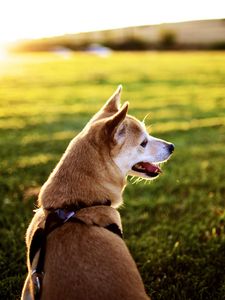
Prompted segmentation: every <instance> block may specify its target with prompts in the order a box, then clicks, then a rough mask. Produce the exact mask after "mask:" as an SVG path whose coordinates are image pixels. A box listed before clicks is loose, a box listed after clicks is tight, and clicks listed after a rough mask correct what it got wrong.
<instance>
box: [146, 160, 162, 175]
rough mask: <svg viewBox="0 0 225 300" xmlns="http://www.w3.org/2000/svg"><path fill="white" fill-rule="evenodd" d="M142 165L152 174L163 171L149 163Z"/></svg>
mask: <svg viewBox="0 0 225 300" xmlns="http://www.w3.org/2000/svg"><path fill="white" fill-rule="evenodd" d="M141 165H142V166H143V167H144V168H145V169H146V170H147V171H148V172H152V173H160V172H161V169H160V168H159V167H158V166H155V165H152V164H149V163H147V162H146V163H141Z"/></svg>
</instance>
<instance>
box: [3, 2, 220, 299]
mask: <svg viewBox="0 0 225 300" xmlns="http://www.w3.org/2000/svg"><path fill="white" fill-rule="evenodd" d="M224 50H225V19H224V3H223V1H222V0H221V1H220V0H215V1H213V2H212V1H201V0H199V1H192V0H191V1H178V0H171V1H169V2H168V1H162V0H158V1H155V2H152V1H144V0H139V1H132V2H128V1H125V0H124V1H117V0H115V1H113V2H106V1H100V0H97V1H87V0H83V1H82V2H81V3H79V4H78V2H77V3H76V2H75V1H69V0H65V1H51V0H45V1H42V0H40V1H28V0H20V1H16V2H15V1H12V0H8V1H7V2H6V1H5V2H2V3H1V4H0V157H1V160H0V196H1V198H0V199H1V200H0V236H1V239H0V299H19V295H20V293H21V289H22V285H23V281H24V278H25V275H26V271H27V270H26V249H25V242H24V236H25V232H26V228H27V226H28V224H29V222H30V220H31V218H32V216H33V209H34V208H35V205H36V200H37V197H38V193H39V190H40V187H41V186H42V184H43V183H44V182H45V181H46V179H47V177H48V175H49V174H50V172H51V171H52V169H53V168H54V166H55V165H56V163H57V162H58V160H59V159H60V157H61V155H62V153H63V152H64V151H65V149H66V147H67V145H68V143H69V141H70V140H71V139H72V138H73V137H74V136H75V135H76V134H77V133H78V132H79V131H80V130H81V129H82V128H83V126H84V125H85V124H86V122H87V121H88V120H89V119H90V118H91V116H92V115H93V114H94V113H95V112H96V111H97V110H98V109H99V108H100V107H101V106H102V105H103V103H104V102H105V101H106V100H107V99H108V98H109V96H110V95H111V94H112V93H113V92H114V90H115V89H116V87H117V86H118V84H122V85H123V93H122V102H123V101H126V100H128V101H129V102H130V108H129V113H130V114H132V115H134V116H136V117H137V118H139V119H141V120H142V119H143V118H144V117H145V116H146V115H147V114H148V113H150V115H149V116H148V118H147V120H146V125H147V126H149V132H150V133H151V134H152V135H154V136H157V137H160V138H163V139H166V140H168V141H170V142H173V143H174V144H175V146H176V149H175V152H174V155H173V157H172V159H171V160H170V161H169V162H167V163H166V164H165V165H164V167H163V170H164V172H163V174H162V175H161V176H160V177H159V178H158V179H157V180H155V181H154V182H152V183H151V184H145V183H144V182H140V183H136V184H132V183H133V181H131V180H130V179H128V186H127V188H126V190H125V193H124V202H125V204H124V206H123V207H122V208H120V212H121V215H122V221H123V226H124V235H125V241H126V243H127V245H128V247H129V249H130V250H131V252H132V255H133V256H134V259H135V261H136V262H137V266H138V268H139V270H140V272H141V275H142V278H143V280H144V283H145V287H146V290H147V293H148V294H149V295H151V297H152V299H153V300H154V299H171V300H172V299H178V300H182V299H185V300H187V299H194V300H196V299H204V300H207V299H210V300H211V299H214V300H216V299H218V300H219V299H220V300H221V299H224V295H225V274H224V269H225V256H224V255H225V254H224V253H225V208H224V204H225V199H224V198H225V197H224V196H225V181H224V177H225V171H224V170H225V166H224V152H225V130H224V125H225V99H224V98H225V97H224V95H225V60H224V54H225V52H224Z"/></svg>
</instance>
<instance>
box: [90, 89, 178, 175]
mask: <svg viewBox="0 0 225 300" xmlns="http://www.w3.org/2000/svg"><path fill="white" fill-rule="evenodd" d="M121 90H122V87H121V86H119V87H118V89H117V90H116V92H115V93H114V94H113V95H112V97H111V98H110V99H109V100H108V101H107V102H106V104H105V105H104V106H103V108H102V109H101V110H100V111H99V112H98V113H97V114H96V115H95V116H94V117H93V118H92V119H91V121H90V123H89V124H93V128H95V127H96V126H100V127H101V130H100V132H101V135H100V136H99V138H98V144H101V143H102V145H103V144H106V145H107V149H108V151H109V152H110V157H111V158H112V160H113V161H114V163H115V164H116V166H117V167H118V168H119V170H120V171H121V173H122V175H123V176H126V175H132V176H138V177H142V178H145V179H153V178H156V177H157V176H158V175H159V174H160V173H161V172H162V171H161V169H160V163H162V162H165V161H166V160H168V158H169V157H170V155H171V154H172V152H173V151H174V145H173V144H171V143H168V142H166V141H164V140H161V139H158V138H155V137H153V136H151V135H149V134H148V132H147V130H146V127H145V124H144V122H140V121H139V120H137V119H136V118H135V117H132V116H130V115H128V114H127V111H128V102H126V103H124V105H123V106H122V107H120V95H121ZM95 129H96V128H95Z"/></svg>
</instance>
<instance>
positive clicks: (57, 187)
mask: <svg viewBox="0 0 225 300" xmlns="http://www.w3.org/2000/svg"><path fill="white" fill-rule="evenodd" d="M120 94H121V86H119V87H118V89H117V91H116V92H115V93H114V94H113V96H112V97H111V98H110V99H109V100H108V101H107V102H106V104H105V105H104V106H103V107H102V109H100V111H99V112H98V113H97V114H96V115H94V117H93V118H92V119H91V120H90V122H89V123H88V124H87V125H86V126H85V128H84V130H83V131H82V132H81V133H80V134H78V135H77V136H76V137H75V138H74V139H73V140H72V141H71V142H70V144H69V146H68V148H67V150H66V152H65V153H64V155H63V156H62V158H61V160H60V161H59V163H58V164H57V166H56V168H55V169H54V171H53V172H52V173H51V175H50V176H49V178H48V180H47V181H46V183H45V184H44V185H43V187H42V189H41V192H40V195H39V204H40V205H42V206H43V207H54V208H57V207H61V206H62V205H69V204H71V203H72V204H74V203H76V201H78V200H79V201H80V202H82V203H85V205H88V206H90V205H92V204H93V203H95V202H96V201H100V202H101V201H103V200H105V199H110V201H111V203H112V206H114V207H117V206H118V205H119V204H121V202H122V191H123V189H124V187H125V184H126V181H125V177H126V176H127V175H134V176H138V177H142V178H145V179H153V178H155V177H157V176H158V175H159V174H160V173H161V169H160V167H159V164H160V163H161V162H164V161H166V160H167V159H168V158H169V157H170V155H171V153H172V152H173V150H174V146H173V145H172V144H171V143H168V142H166V141H163V140H160V139H157V138H154V137H152V136H150V135H149V134H148V132H147V130H146V128H145V125H144V123H143V122H140V121H138V120H137V119H136V118H134V117H132V116H130V115H128V114H127V111H128V103H127V102H126V103H125V104H124V105H123V106H122V107H120Z"/></svg>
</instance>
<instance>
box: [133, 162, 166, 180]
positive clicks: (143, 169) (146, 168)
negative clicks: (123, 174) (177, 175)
mask: <svg viewBox="0 0 225 300" xmlns="http://www.w3.org/2000/svg"><path fill="white" fill-rule="evenodd" d="M132 170H133V171H135V172H138V173H144V174H145V175H147V176H148V177H156V176H158V175H159V174H160V173H162V170H161V169H160V167H159V165H158V164H156V163H154V164H153V163H149V162H143V161H141V162H139V163H137V164H135V165H134V166H133V167H132Z"/></svg>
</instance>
